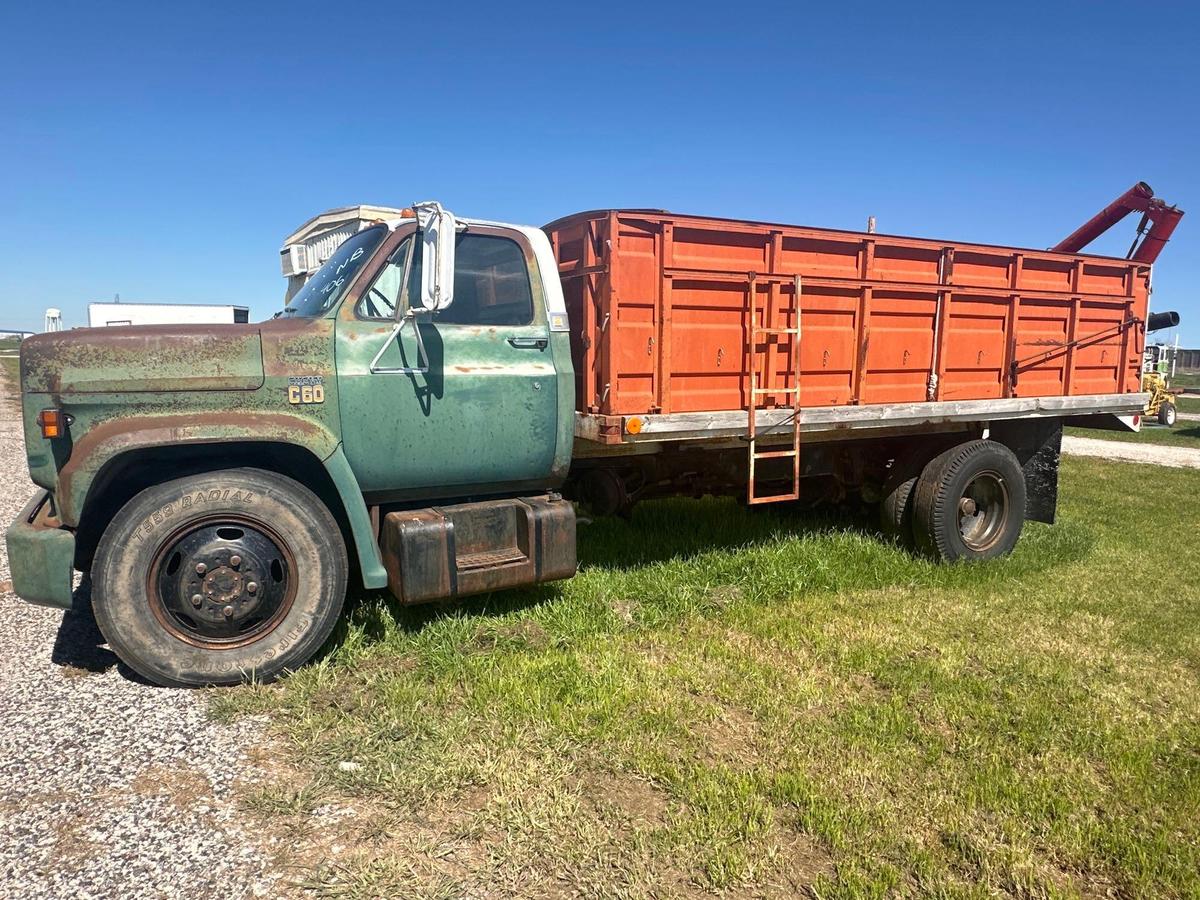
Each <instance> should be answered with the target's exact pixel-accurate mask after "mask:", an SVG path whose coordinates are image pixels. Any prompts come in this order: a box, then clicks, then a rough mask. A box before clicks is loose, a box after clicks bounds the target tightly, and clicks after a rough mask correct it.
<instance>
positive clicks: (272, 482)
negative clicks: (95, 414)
mask: <svg viewBox="0 0 1200 900" xmlns="http://www.w3.org/2000/svg"><path fill="white" fill-rule="evenodd" d="M347 570H348V564H347V560H346V547H345V543H344V542H343V541H342V537H341V531H340V529H339V528H338V524H337V521H336V520H335V519H334V518H333V516H332V515H331V514H330V512H329V510H328V508H326V506H325V505H324V504H323V503H322V502H321V501H320V500H318V499H317V497H316V496H314V495H313V493H312V492H311V491H309V490H308V489H307V488H305V487H304V486H303V485H301V484H299V483H298V482H296V481H293V480H292V479H291V478H287V477H285V476H283V475H278V474H276V473H274V472H267V471H263V470H261V469H249V468H242V469H224V470H221V471H217V472H209V473H205V474H201V475H193V476H189V477H187V478H179V479H176V480H174V481H168V482H166V483H164V484H159V485H155V486H153V487H150V488H147V489H146V490H144V491H142V492H141V493H139V494H137V495H136V496H135V497H134V498H133V499H132V500H130V501H129V502H128V503H127V504H125V506H124V507H122V509H121V510H120V512H118V513H117V515H116V517H115V518H114V519H113V520H112V522H111V523H110V524H109V526H108V528H107V529H106V530H105V532H104V535H103V537H102V538H101V539H100V545H99V547H98V548H97V551H96V558H95V562H94V564H93V567H92V603H93V607H94V608H95V612H96V622H97V624H98V625H99V626H100V630H101V632H102V633H103V634H104V637H105V638H106V639H107V640H108V643H109V645H110V646H111V647H112V649H113V651H114V652H115V653H116V654H117V656H118V657H120V659H121V660H122V661H123V662H125V663H126V664H127V665H128V666H129V667H130V668H131V669H133V670H134V671H136V672H137V673H138V674H139V675H142V676H143V677H145V678H147V679H149V680H150V681H153V682H155V683H156V684H161V685H166V686H178V687H198V686H202V685H220V684H236V683H239V682H243V681H248V680H252V679H253V680H257V681H270V680H272V679H274V678H276V677H278V676H279V675H280V674H282V673H284V672H286V671H290V670H293V669H296V668H298V667H299V666H300V665H301V664H302V663H304V662H305V661H307V660H308V659H309V658H310V657H311V656H312V655H313V654H314V653H316V651H317V650H318V649H319V648H320V647H321V645H322V644H323V643H324V642H325V640H326V639H327V638H328V637H329V635H330V633H331V632H332V631H333V628H334V625H335V624H336V623H337V620H338V616H339V615H340V614H341V610H342V604H343V602H344V599H345V595H346V577H347Z"/></svg>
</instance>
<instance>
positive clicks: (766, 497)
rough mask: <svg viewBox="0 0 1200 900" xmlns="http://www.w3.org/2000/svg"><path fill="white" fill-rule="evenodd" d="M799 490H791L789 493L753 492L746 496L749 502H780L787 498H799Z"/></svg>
mask: <svg viewBox="0 0 1200 900" xmlns="http://www.w3.org/2000/svg"><path fill="white" fill-rule="evenodd" d="M799 499H800V492H799V491H792V492H791V493H790V494H754V495H752V496H751V497H749V498H748V502H749V503H751V504H758V503H780V502H785V501H788V500H799Z"/></svg>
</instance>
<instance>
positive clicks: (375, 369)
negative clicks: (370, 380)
mask: <svg viewBox="0 0 1200 900" xmlns="http://www.w3.org/2000/svg"><path fill="white" fill-rule="evenodd" d="M418 312H420V313H426V312H428V313H430V314H431V313H432V310H429V311H426V310H415V309H411V308H410V309H409V310H408V312H407V313H405V314H404V318H402V319H401V320H400V321H399V322H397V323H396V327H395V328H393V329H392V333H391V334H390V335H388V339H387V340H386V341H384V342H383V346H382V347H380V348H379V352H378V353H376V354H375V358H374V359H373V360H371V374H372V375H424V374H426V373H427V372H428V371H429V356H428V354H426V352H425V341H424V340H423V339H422V338H421V327H420V325H419V324H418V323H417V315H418ZM409 322H412V326H413V334H415V335H416V336H417V364H416V366H382V367H381V366H380V365H379V360H380V359H382V358H383V354H384V353H386V352H387V348H388V347H390V346H391V345H392V341H398V340H399V339H400V335H401V334H403V333H404V326H405V325H407V324H408V323H409Z"/></svg>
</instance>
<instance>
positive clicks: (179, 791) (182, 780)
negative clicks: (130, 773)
mask: <svg viewBox="0 0 1200 900" xmlns="http://www.w3.org/2000/svg"><path fill="white" fill-rule="evenodd" d="M129 787H130V789H131V790H132V791H133V792H134V793H136V794H140V795H141V796H143V797H155V796H165V797H167V798H168V799H169V800H170V801H171V803H172V804H174V805H175V806H177V807H180V808H181V809H182V808H185V807H188V806H191V805H193V804H195V803H198V802H200V801H201V800H204V799H206V798H208V797H211V796H212V784H211V783H209V780H208V779H207V778H205V777H204V776H203V775H201V774H200V773H199V772H193V771H191V770H189V769H168V768H166V767H165V766H151V767H150V768H148V769H146V770H145V771H144V772H142V773H141V774H140V775H138V776H137V778H135V779H133V781H131V782H130V783H129Z"/></svg>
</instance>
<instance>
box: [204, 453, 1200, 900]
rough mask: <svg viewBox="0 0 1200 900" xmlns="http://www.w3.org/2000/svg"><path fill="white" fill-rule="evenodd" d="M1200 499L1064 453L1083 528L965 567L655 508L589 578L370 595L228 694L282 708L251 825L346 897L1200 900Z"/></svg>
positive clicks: (612, 532) (1067, 493) (1144, 470)
mask: <svg viewBox="0 0 1200 900" xmlns="http://www.w3.org/2000/svg"><path fill="white" fill-rule="evenodd" d="M1197 491H1200V473H1198V472H1193V471H1189V470H1169V469H1157V468H1151V467H1147V466H1131V465H1122V464H1116V463H1106V462H1101V461H1096V460H1084V459H1076V458H1068V459H1064V461H1063V473H1062V490H1061V505H1060V514H1061V515H1060V518H1061V521H1060V523H1059V524H1058V525H1057V526H1055V527H1053V528H1051V527H1047V526H1043V525H1030V526H1028V527H1027V529H1026V532H1025V535H1024V536H1023V537H1022V540H1021V543H1020V544H1019V546H1018V548H1017V551H1016V553H1015V554H1014V555H1013V556H1012V557H1011V558H1010V559H1008V560H1004V561H999V562H996V563H989V564H983V565H977V566H958V567H943V566H935V565H932V564H930V563H927V562H924V561H922V560H918V559H916V558H914V557H912V556H910V555H908V554H906V553H904V552H902V551H901V550H900V549H898V548H896V547H894V546H890V545H888V544H885V543H883V542H881V541H880V540H878V539H876V538H875V537H874V536H873V535H872V534H871V533H870V529H869V527H868V523H867V522H866V521H863V520H858V519H851V520H846V519H826V518H820V517H811V516H802V515H798V514H794V513H790V512H787V511H782V510H778V509H770V508H758V509H756V510H755V511H753V512H751V511H748V510H746V509H744V508H743V507H741V506H740V505H738V504H736V503H733V502H730V501H684V500H678V501H663V502H656V503H652V504H646V505H644V506H642V507H639V508H638V509H637V510H636V511H635V514H634V517H633V521H632V522H630V523H623V522H619V521H598V522H597V523H595V524H593V525H590V526H586V527H584V528H583V529H582V530H581V535H580V552H581V573H580V575H579V576H578V577H577V578H576V579H574V580H573V581H570V582H566V583H563V584H561V585H557V586H546V587H544V588H541V589H538V590H528V591H520V592H510V593H507V594H503V595H494V596H491V597H486V598H476V599H473V600H471V601H468V602H464V603H461V604H459V605H454V606H449V607H444V608H418V609H402V608H398V607H397V606H395V605H394V604H391V603H388V602H386V601H384V600H383V599H381V598H378V597H364V598H360V599H358V600H357V602H356V603H355V604H354V606H353V608H352V610H351V612H350V614H349V616H348V621H347V623H346V624H345V625H344V626H343V628H342V630H341V632H340V634H339V635H338V636H337V637H336V639H335V640H334V641H333V642H332V644H331V648H330V650H329V652H328V653H327V655H326V656H325V657H324V658H323V659H322V660H321V661H320V662H319V663H317V664H314V665H312V666H310V667H308V668H306V669H304V670H302V671H301V672H299V673H297V674H296V675H294V676H292V677H291V678H289V679H287V680H286V681H285V682H283V683H281V684H279V685H275V686H271V687H249V688H244V689H237V690H233V691H224V692H218V693H214V695H213V710H214V714H216V715H218V716H222V717H229V716H236V715H240V714H245V713H267V714H269V715H270V716H271V719H272V722H273V727H274V728H275V729H276V730H277V731H278V733H279V735H280V739H281V741H282V742H283V747H284V748H285V753H284V756H285V758H286V761H287V762H286V764H283V765H281V766H280V767H279V774H278V776H277V777H276V779H275V780H274V781H272V782H268V783H266V784H264V785H260V786H258V787H257V788H256V789H255V792H254V793H253V795H252V796H251V797H249V798H248V799H247V811H248V815H251V816H254V815H258V816H263V817H266V818H267V819H269V821H270V822H272V823H273V827H275V828H276V829H279V830H281V831H283V832H285V833H286V835H287V837H288V838H289V839H290V841H291V843H289V844H288V846H289V847H291V848H292V849H289V850H288V853H289V854H292V855H291V857H290V859H291V861H292V862H293V863H295V862H296V861H297V860H300V861H301V862H300V865H301V868H302V871H303V872H304V873H305V874H303V875H302V876H301V878H300V880H301V881H302V882H303V884H304V885H305V886H307V887H309V888H313V889H316V890H318V891H319V892H321V893H325V894H329V895H337V896H364V897H365V896H404V897H453V896H461V895H464V894H467V895H480V894H487V895H488V896H567V895H573V894H584V895H587V896H596V897H601V896H608V897H639V896H688V895H694V894H705V893H716V894H724V895H729V896H737V897H743V896H744V897H761V896H771V897H790V896H796V895H802V894H804V893H805V892H808V894H809V895H811V896H819V897H882V896H891V895H909V896H943V897H990V896H995V895H1017V896H1023V897H1069V896H1077V895H1081V894H1082V895H1087V896H1101V895H1105V896H1107V895H1110V894H1111V895H1115V896H1136V897H1163V896H1167V897H1171V896H1174V897H1184V896H1190V897H1197V896H1200V876H1198V874H1197V873H1198V872H1200V814H1198V811H1200V753H1198V751H1197V747H1200V590H1198V588H1197V585H1200V557H1198V556H1197V554H1196V553H1195V546H1194V545H1195V538H1196V535H1197V533H1198V532H1200V507H1197V505H1196V503H1195V502H1194V498H1195V496H1196V493H1197ZM1150 536H1152V537H1150ZM1148 547H1153V549H1154V551H1155V553H1154V555H1150V554H1149V553H1148V552H1147V548H1148ZM345 763H350V765H345ZM320 808H324V809H326V810H329V809H335V810H336V809H343V810H344V809H352V810H353V814H352V815H351V814H346V815H344V816H341V817H337V818H336V820H333V821H332V823H331V820H330V819H328V818H326V819H324V820H321V821H322V822H323V824H321V825H320V826H319V827H317V826H316V825H315V824H314V823H315V822H316V821H317V820H316V819H314V818H313V811H314V810H317V809H320Z"/></svg>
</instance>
